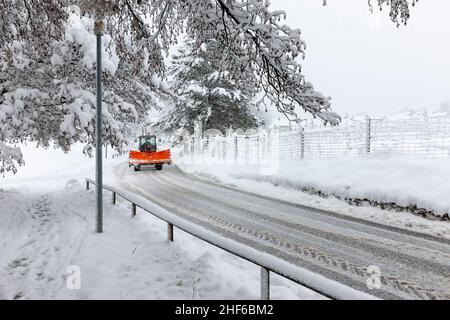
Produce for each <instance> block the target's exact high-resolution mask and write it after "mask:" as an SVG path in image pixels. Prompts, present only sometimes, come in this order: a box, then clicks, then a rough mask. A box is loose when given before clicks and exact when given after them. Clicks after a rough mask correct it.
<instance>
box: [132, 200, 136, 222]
mask: <svg viewBox="0 0 450 320" xmlns="http://www.w3.org/2000/svg"><path fill="white" fill-rule="evenodd" d="M131 217H132V218H134V217H136V204H134V203H132V204H131Z"/></svg>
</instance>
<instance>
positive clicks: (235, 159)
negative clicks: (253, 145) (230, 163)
mask: <svg viewBox="0 0 450 320" xmlns="http://www.w3.org/2000/svg"><path fill="white" fill-rule="evenodd" d="M237 161H238V138H237V136H235V137H234V163H237Z"/></svg>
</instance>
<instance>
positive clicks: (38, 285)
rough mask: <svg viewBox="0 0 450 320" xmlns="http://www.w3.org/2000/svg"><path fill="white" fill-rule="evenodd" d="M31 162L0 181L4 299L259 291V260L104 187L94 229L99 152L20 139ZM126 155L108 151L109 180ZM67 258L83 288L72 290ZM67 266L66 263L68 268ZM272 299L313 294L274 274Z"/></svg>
mask: <svg viewBox="0 0 450 320" xmlns="http://www.w3.org/2000/svg"><path fill="white" fill-rule="evenodd" d="M22 151H23V153H24V156H25V160H26V161H27V165H26V166H25V167H23V168H21V169H20V170H19V173H18V174H17V175H16V176H12V175H8V176H6V177H5V178H2V180H0V182H1V184H0V252H1V255H0V299H5V298H6V299H31V298H33V299H53V298H59V299H258V298H259V278H260V269H259V267H257V266H255V265H253V264H251V263H248V262H245V261H243V260H242V259H240V258H237V257H234V256H233V255H231V254H229V253H227V252H224V251H222V250H220V249H217V248H215V247H213V246H211V245H209V244H206V243H205V242H203V241H201V240H198V239H196V238H194V237H192V236H190V235H188V234H186V233H184V232H181V231H180V230H176V229H175V243H169V242H168V241H167V240H166V225H165V223H164V222H161V221H159V220H157V219H156V218H154V217H152V216H151V215H149V214H146V213H143V212H140V211H138V215H137V217H135V218H134V219H132V218H131V215H130V208H129V204H127V203H126V202H125V200H121V199H119V201H118V203H117V205H116V206H112V204H111V198H110V194H108V193H105V203H104V206H105V208H104V209H105V216H104V223H105V227H104V229H105V232H104V233H103V234H97V233H95V232H94V225H95V218H94V212H95V209H94V208H95V194H94V191H93V190H90V191H86V190H85V183H84V178H85V177H87V176H90V177H93V175H94V171H93V159H88V158H86V157H84V156H83V155H82V154H81V146H76V147H75V148H74V150H73V152H72V153H71V154H70V155H65V154H63V153H62V152H60V151H57V150H52V149H50V150H47V151H44V150H39V149H35V148H34V147H33V146H25V147H23V146H22ZM124 160H125V159H124V158H119V159H115V160H111V159H108V160H106V163H105V181H106V182H108V183H113V182H114V177H113V176H112V174H111V172H112V168H113V167H114V166H116V165H118V164H119V163H122V164H123V162H124ZM71 266H78V267H79V268H80V270H81V289H80V290H69V289H68V288H67V286H66V281H67V279H71V277H70V272H71V271H73V269H70V267H71ZM68 268H69V269H68ZM271 293H272V297H273V298H275V299H299V298H301V299H317V298H320V297H319V296H318V295H317V294H315V293H312V292H311V291H309V290H306V289H304V288H302V287H300V286H298V285H296V284H294V283H291V282H290V281H287V280H285V279H282V278H281V277H278V276H273V277H272V292H271Z"/></svg>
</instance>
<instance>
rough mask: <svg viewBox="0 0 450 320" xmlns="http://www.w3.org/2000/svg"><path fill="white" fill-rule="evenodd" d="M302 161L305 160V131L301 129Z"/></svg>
mask: <svg viewBox="0 0 450 320" xmlns="http://www.w3.org/2000/svg"><path fill="white" fill-rule="evenodd" d="M300 159H302V160H303V159H305V129H304V128H303V127H302V128H300Z"/></svg>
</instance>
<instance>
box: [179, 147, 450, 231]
mask: <svg viewBox="0 0 450 320" xmlns="http://www.w3.org/2000/svg"><path fill="white" fill-rule="evenodd" d="M178 164H179V166H180V168H181V169H182V170H184V171H186V172H187V173H191V174H195V175H197V176H202V177H205V178H209V179H214V180H216V181H220V182H223V183H226V184H231V185H233V186H235V187H238V188H240V189H244V190H247V191H250V192H255V193H259V194H263V195H266V196H270V197H275V198H280V199H283V200H286V201H290V202H295V203H299V204H303V205H307V206H308V205H309V206H313V207H318V208H321V209H325V210H331V211H337V212H340V213H343V214H349V215H353V216H356V217H361V218H368V219H371V220H376V221H378V222H381V223H395V224H396V225H398V226H402V227H407V228H412V229H415V230H418V231H421V230H423V229H426V230H431V229H435V228H437V229H441V227H440V226H444V224H442V223H440V222H438V221H436V222H433V221H426V220H423V219H421V218H419V217H415V216H412V215H411V214H405V213H402V211H409V212H414V213H417V214H419V215H427V216H431V215H433V217H434V216H436V217H437V218H438V219H445V218H448V213H449V212H450V197H448V193H449V192H450V161H449V159H425V158H419V157H409V156H398V155H397V156H396V155H388V154H378V155H371V156H365V157H358V158H356V157H355V158H339V159H317V160H302V161H296V162H281V163H280V164H279V168H278V170H275V171H274V172H276V174H274V175H263V174H261V168H260V167H258V166H257V165H239V164H238V165H236V164H217V163H214V160H211V161H208V159H204V161H203V163H196V164H192V163H188V162H186V161H183V159H179V161H178ZM271 170H273V168H271ZM299 191H305V192H299ZM340 200H346V202H347V203H350V204H352V205H348V204H347V203H345V202H344V201H340ZM354 204H356V205H359V206H360V207H355V206H353V205H354ZM372 206H376V207H378V208H373V207H372ZM379 208H384V209H389V210H380V209H379ZM402 215H403V217H402ZM418 226H419V227H418ZM444 228H445V227H444ZM442 231H443V230H441V231H437V230H435V232H432V233H433V234H437V235H440V234H441V233H442Z"/></svg>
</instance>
